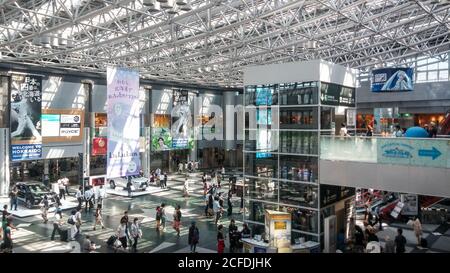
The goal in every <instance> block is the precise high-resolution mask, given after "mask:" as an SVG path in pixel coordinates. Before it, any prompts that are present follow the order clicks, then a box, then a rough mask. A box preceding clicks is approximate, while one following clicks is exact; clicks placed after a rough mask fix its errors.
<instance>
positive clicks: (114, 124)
mask: <svg viewBox="0 0 450 273" xmlns="http://www.w3.org/2000/svg"><path fill="white" fill-rule="evenodd" d="M107 81H108V85H107V93H108V98H107V101H108V144H107V150H108V153H107V162H108V163H107V173H106V175H107V177H108V178H116V177H123V176H128V175H137V174H139V171H140V158H139V135H140V129H139V127H140V124H139V114H140V105H139V73H138V72H137V71H133V70H128V69H124V68H116V67H108V69H107Z"/></svg>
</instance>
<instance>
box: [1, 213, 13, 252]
mask: <svg viewBox="0 0 450 273" xmlns="http://www.w3.org/2000/svg"><path fill="white" fill-rule="evenodd" d="M13 228H15V227H14V225H13V224H12V219H11V218H7V219H6V225H5V227H4V228H3V246H2V248H3V249H5V250H7V251H8V252H10V253H12V249H13V240H12V236H11V230H12V229H13Z"/></svg>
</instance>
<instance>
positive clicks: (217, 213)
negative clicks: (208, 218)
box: [213, 197, 223, 225]
mask: <svg viewBox="0 0 450 273" xmlns="http://www.w3.org/2000/svg"><path fill="white" fill-rule="evenodd" d="M222 210H223V208H222V207H221V206H220V204H219V198H218V197H216V198H214V203H213V211H214V215H215V216H216V219H215V223H216V225H217V223H218V222H219V220H220V218H221V217H222Z"/></svg>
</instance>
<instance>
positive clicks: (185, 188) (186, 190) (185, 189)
mask: <svg viewBox="0 0 450 273" xmlns="http://www.w3.org/2000/svg"><path fill="white" fill-rule="evenodd" d="M183 197H189V180H188V179H187V177H186V178H185V179H184V185H183Z"/></svg>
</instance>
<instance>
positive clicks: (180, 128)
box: [171, 89, 193, 149]
mask: <svg viewBox="0 0 450 273" xmlns="http://www.w3.org/2000/svg"><path fill="white" fill-rule="evenodd" d="M188 103H189V92H188V91H187V90H178V89H174V90H173V108H172V128H171V134H172V148H173V149H188V148H192V146H193V145H192V144H193V143H191V142H193V130H192V116H191V109H190V108H189V104H188Z"/></svg>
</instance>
